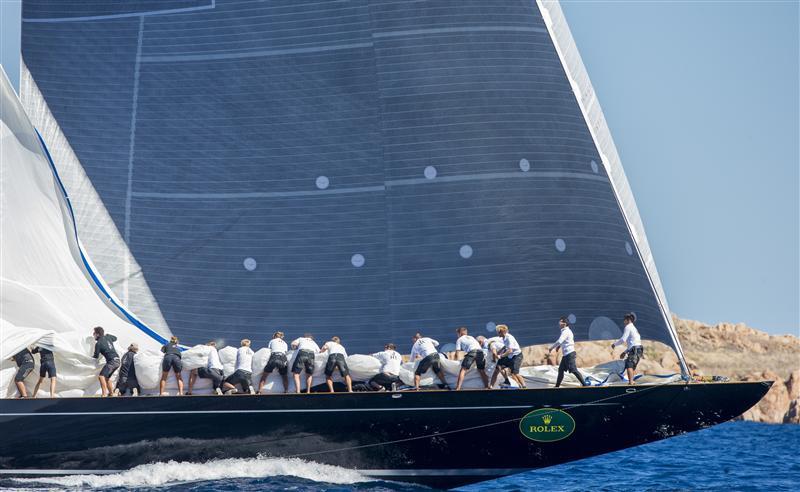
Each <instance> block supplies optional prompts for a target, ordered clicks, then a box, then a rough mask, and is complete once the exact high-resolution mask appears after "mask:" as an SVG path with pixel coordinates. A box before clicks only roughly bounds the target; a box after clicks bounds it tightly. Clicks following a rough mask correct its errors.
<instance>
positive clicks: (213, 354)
mask: <svg viewBox="0 0 800 492" xmlns="http://www.w3.org/2000/svg"><path fill="white" fill-rule="evenodd" d="M206 345H207V346H208V347H210V349H211V350H210V351H209V352H208V362H206V367H200V368H198V369H192V372H190V373H189V392H188V393H186V394H187V395H191V394H192V388H194V383H195V382H196V381H197V378H198V377H201V378H203V379H210V380H211V386H212V387H213V388H214V393H216V394H218V395H221V394H222V381H223V380H224V379H225V375H224V374H223V373H222V361H220V360H219V352H217V342H215V341H213V340H212V341H210V342H208V343H206Z"/></svg>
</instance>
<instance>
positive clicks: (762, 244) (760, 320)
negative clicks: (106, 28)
mask: <svg viewBox="0 0 800 492" xmlns="http://www.w3.org/2000/svg"><path fill="white" fill-rule="evenodd" d="M799 5H800V2H798V1H797V0H790V1H757V2H741V1H737V2H734V1H691V2H688V1H671V2H654V1H647V2H645V1H615V2H610V1H578V0H564V1H562V9H563V10H564V12H565V15H566V18H567V21H568V23H569V25H570V28H571V30H572V34H573V37H574V38H575V41H576V43H577V45H578V49H579V51H580V53H581V56H582V57H583V61H584V64H585V65H586V68H587V70H588V72H589V76H590V78H591V80H592V83H593V85H594V88H595V91H596V93H597V96H598V99H599V101H600V104H601V106H602V108H603V111H604V113H605V116H606V119H607V121H608V124H609V127H610V129H611V134H612V135H613V137H614V140H615V142H616V145H617V149H618V151H619V154H620V156H621V158H622V164H623V167H624V168H625V172H626V174H627V176H628V180H629V181H630V184H631V187H632V189H633V193H634V196H635V198H636V202H637V204H638V206H639V211H640V213H641V216H642V220H643V221H644V224H645V230H646V232H647V235H648V239H649V242H650V246H651V248H652V250H653V255H654V256H655V259H656V265H657V266H658V271H659V274H660V275H661V279H662V282H663V284H664V288H665V290H666V293H667V299H668V302H669V304H670V308H671V309H672V311H673V312H675V313H676V314H678V315H679V316H681V317H684V318H690V319H696V320H700V321H704V322H707V323H718V322H722V321H727V322H735V323H738V322H743V323H746V324H748V325H750V326H752V327H754V328H758V329H762V330H765V331H768V332H770V333H775V334H785V333H793V334H795V335H798V334H800V123H799V122H800V97H799V94H800V37H799V36H798V31H800V7H799ZM19 10H20V8H19V0H0V63H1V64H2V65H3V66H4V67H6V70H7V71H8V72H9V76H10V77H11V78H12V81H13V82H14V83H15V84H16V83H17V80H18V77H19V75H18V74H19V71H18V66H17V65H18V57H19V24H18V23H19V16H20V13H19Z"/></svg>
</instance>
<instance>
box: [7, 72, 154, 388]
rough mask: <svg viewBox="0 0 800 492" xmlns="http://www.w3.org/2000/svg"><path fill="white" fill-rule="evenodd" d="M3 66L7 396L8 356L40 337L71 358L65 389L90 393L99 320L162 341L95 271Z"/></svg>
mask: <svg viewBox="0 0 800 492" xmlns="http://www.w3.org/2000/svg"><path fill="white" fill-rule="evenodd" d="M0 72H2V75H0V139H1V141H2V145H0V398H3V397H4V396H5V393H6V390H7V388H8V385H9V383H10V381H11V379H12V377H13V374H14V372H15V370H14V368H13V365H14V364H13V363H12V362H9V361H8V360H7V359H8V357H10V356H12V355H14V354H15V353H16V352H17V351H19V350H21V349H22V348H23V347H25V346H28V345H30V344H32V343H37V344H43V345H44V346H47V347H52V348H55V349H56V351H57V352H56V357H57V360H61V361H63V362H67V361H68V363H63V364H60V366H61V368H60V371H61V374H63V375H65V376H66V377H65V378H63V384H62V387H63V389H65V390H67V391H68V390H75V391H76V392H78V393H77V394H83V391H84V390H85V389H86V388H87V387H88V388H89V389H90V391H91V389H92V382H93V381H95V378H96V369H95V363H94V361H93V360H92V359H91V357H89V354H91V336H90V335H91V329H92V327H94V326H98V325H100V326H103V327H105V328H106V330H108V331H109V332H111V333H113V334H115V335H117V336H118V337H119V339H120V343H121V344H126V343H130V342H133V341H136V342H139V343H140V345H141V346H142V347H143V348H144V349H157V348H158V345H159V344H158V342H157V341H156V340H155V339H153V338H151V337H148V336H145V335H143V333H142V329H143V328H142V327H141V326H139V327H137V326H134V325H135V324H137V323H138V324H140V323H139V322H138V320H137V319H136V318H135V316H133V315H132V314H131V313H129V312H127V310H126V309H125V308H124V307H122V306H121V304H120V303H119V301H118V300H117V299H116V298H115V297H114V296H113V295H109V291H108V287H107V286H106V285H105V283H104V282H103V280H102V278H100V277H99V276H98V275H97V273H96V272H94V271H93V268H92V264H91V260H90V259H89V258H88V256H87V255H86V254H85V253H84V252H83V250H82V249H81V244H80V242H79V241H78V238H77V235H76V231H75V222H74V217H73V215H72V211H71V207H70V203H69V200H68V199H67V197H66V195H65V194H64V193H63V188H62V186H61V183H60V182H59V180H58V177H57V175H56V174H55V173H54V169H53V167H52V166H51V162H50V160H49V156H48V155H47V152H46V150H45V149H44V147H43V146H42V144H41V140H40V139H39V136H38V134H37V133H36V130H35V129H34V128H33V126H32V125H31V124H30V122H29V120H28V118H27V116H26V115H25V112H24V110H23V109H22V105H21V104H20V102H19V100H18V99H17V96H16V94H15V93H14V90H13V88H12V87H11V84H10V83H9V81H8V79H7V78H6V76H5V72H3V71H2V70H0ZM95 386H96V383H95Z"/></svg>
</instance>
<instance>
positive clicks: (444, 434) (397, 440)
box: [254, 382, 670, 458]
mask: <svg viewBox="0 0 800 492" xmlns="http://www.w3.org/2000/svg"><path fill="white" fill-rule="evenodd" d="M667 384H670V383H668V382H665V383H660V384H656V385H653V386H651V387H649V388H645V389H643V390H641V391H635V392H632V393H628V392H625V393H620V394H618V395H612V396H609V397H606V398H600V399H597V400H594V401H588V402H585V403H579V404H577V405H572V406H570V407H569V408H570V410H571V409H573V408H578V407H583V406H587V405H592V404H596V403H600V402H603V401H608V400H613V399H615V398H619V397H622V396H630V395H636V394H642V393H645V392H647V391H650V390H652V389H655V388H658V387H661V386H664V385H667ZM556 411H561V410H560V409H558V408H553V409H552V411H548V412H547V413H544V414H543V415H548V414H550V413H554V412H556ZM523 418H525V417H524V416H522V417H519V418H515V419H508V420H501V421H499V422H491V423H488V424H481V425H474V426H471V427H464V428H461V429H454V430H450V431H444V432H436V433H434V434H426V435H423V436H415V437H406V438H403V439H395V440H393V441H384V442H378V443H373V444H362V445H359V446H348V447H343V448H337V449H329V450H323V451H311V452H309V453H300V454H293V455H289V456H285V458H302V457H306V456H313V455H317V454H326V453H338V452H341V451H353V450H356V449H364V448H372V447H377V446H388V445H392V444H398V443H403V442H408V441H414V440H418V439H428V438H432V437H439V436H446V435H448V434H456V433H459V432H467V431H472V430H476V429H483V428H486V427H492V426H496V425H502V424H508V423H511V422H519V421H520V420H522V419H523ZM254 444H255V443H254Z"/></svg>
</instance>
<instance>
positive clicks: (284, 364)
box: [258, 331, 289, 393]
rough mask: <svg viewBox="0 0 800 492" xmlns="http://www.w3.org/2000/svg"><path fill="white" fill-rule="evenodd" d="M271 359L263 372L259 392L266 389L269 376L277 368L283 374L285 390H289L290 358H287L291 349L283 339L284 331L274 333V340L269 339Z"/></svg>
mask: <svg viewBox="0 0 800 492" xmlns="http://www.w3.org/2000/svg"><path fill="white" fill-rule="evenodd" d="M267 348H269V351H270V354H269V360H267V365H266V366H264V373H263V374H261V381H260V382H259V383H258V392H259V393H261V392H262V391H264V385H266V384H267V377H269V375H270V374H272V371H274V370H275V369H277V370H278V374H280V375H281V380H282V381H283V392H284V393H288V392H289V376H288V373H289V360H288V359H287V358H286V352H288V351H289V346H288V345H286V342H285V341H284V340H283V332H282V331H276V332H275V333H273V334H272V340H270V341H269V345H268V346H267Z"/></svg>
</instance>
